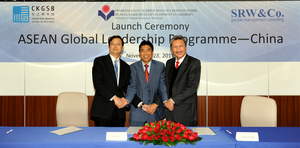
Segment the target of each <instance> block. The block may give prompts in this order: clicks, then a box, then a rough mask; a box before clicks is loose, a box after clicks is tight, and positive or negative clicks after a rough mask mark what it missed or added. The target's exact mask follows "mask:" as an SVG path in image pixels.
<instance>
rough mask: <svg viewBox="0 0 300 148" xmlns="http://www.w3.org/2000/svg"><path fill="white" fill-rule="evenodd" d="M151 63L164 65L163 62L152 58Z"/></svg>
mask: <svg viewBox="0 0 300 148" xmlns="http://www.w3.org/2000/svg"><path fill="white" fill-rule="evenodd" d="M152 63H153V64H154V65H158V66H164V65H165V64H164V63H163V62H160V61H157V60H152Z"/></svg>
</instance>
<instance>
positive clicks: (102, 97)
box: [91, 36, 130, 127]
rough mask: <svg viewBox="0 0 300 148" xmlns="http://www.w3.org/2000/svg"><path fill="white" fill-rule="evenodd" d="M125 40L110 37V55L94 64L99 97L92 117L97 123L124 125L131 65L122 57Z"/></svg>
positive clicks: (96, 89)
mask: <svg viewBox="0 0 300 148" xmlns="http://www.w3.org/2000/svg"><path fill="white" fill-rule="evenodd" d="M123 46H124V42H123V40H122V38H121V37H120V36H112V37H110V38H109V39H108V47H109V54H108V55H105V56H100V57H97V58H96V59H95V60H94V65H93V84H94V88H95V96H94V101H93V104H92V110H91V119H92V120H94V121H95V125H96V126H112V127H115V126H124V124H125V109H124V106H125V105H126V104H127V100H126V99H124V98H122V97H124V96H125V94H126V91H127V86H128V84H129V79H130V67H129V65H128V64H127V63H125V62H124V61H123V60H121V59H120V57H121V53H122V50H123Z"/></svg>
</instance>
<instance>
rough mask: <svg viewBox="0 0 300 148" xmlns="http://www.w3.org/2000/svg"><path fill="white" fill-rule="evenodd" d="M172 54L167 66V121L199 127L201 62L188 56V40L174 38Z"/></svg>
mask: <svg viewBox="0 0 300 148" xmlns="http://www.w3.org/2000/svg"><path fill="white" fill-rule="evenodd" d="M170 46H171V51H172V54H173V55H174V56H175V57H174V58H172V59H169V60H168V61H167V64H166V76H167V80H166V81H167V89H168V92H169V93H168V94H169V97H168V98H169V99H168V101H165V102H164V104H165V106H166V108H167V109H168V110H167V111H166V118H167V120H171V121H175V122H180V123H182V124H184V125H186V126H196V125H197V89H198V85H199V81H200V71H201V64H200V60H198V59H196V58H194V57H192V56H189V55H187V53H186V50H187V48H186V39H185V38H184V37H183V36H174V37H173V38H172V40H171V42H170Z"/></svg>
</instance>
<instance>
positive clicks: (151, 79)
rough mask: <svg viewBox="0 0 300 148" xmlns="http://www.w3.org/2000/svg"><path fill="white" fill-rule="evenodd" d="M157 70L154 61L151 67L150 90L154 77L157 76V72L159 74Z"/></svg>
mask: <svg viewBox="0 0 300 148" xmlns="http://www.w3.org/2000/svg"><path fill="white" fill-rule="evenodd" d="M155 68H156V63H155V61H154V60H152V62H151V67H150V75H149V81H148V84H149V85H150V88H152V83H153V82H154V75H155V72H157V70H156V69H155Z"/></svg>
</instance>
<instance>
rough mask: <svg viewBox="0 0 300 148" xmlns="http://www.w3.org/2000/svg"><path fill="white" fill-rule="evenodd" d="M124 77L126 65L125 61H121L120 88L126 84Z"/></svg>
mask: <svg viewBox="0 0 300 148" xmlns="http://www.w3.org/2000/svg"><path fill="white" fill-rule="evenodd" d="M124 75H125V65H124V61H123V60H121V59H120V76H119V86H121V85H122V84H124V80H125V79H124Z"/></svg>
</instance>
